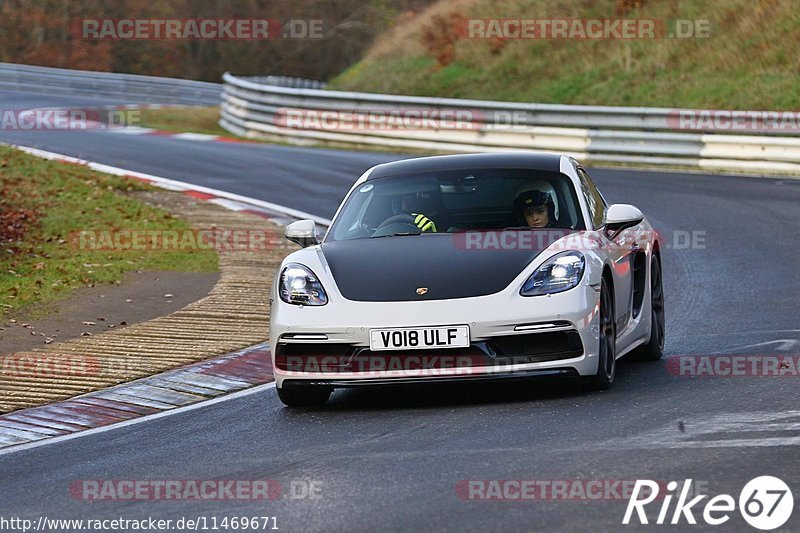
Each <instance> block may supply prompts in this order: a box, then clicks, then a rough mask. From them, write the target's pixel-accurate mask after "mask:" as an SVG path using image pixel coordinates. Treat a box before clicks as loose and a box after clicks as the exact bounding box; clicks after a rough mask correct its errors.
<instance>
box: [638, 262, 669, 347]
mask: <svg viewBox="0 0 800 533" xmlns="http://www.w3.org/2000/svg"><path fill="white" fill-rule="evenodd" d="M650 321H651V322H650V339H649V340H648V341H647V343H646V344H643V345H642V346H640V347H639V348H637V349H636V352H635V354H634V356H635V358H636V359H638V360H640V361H658V360H659V359H661V357H662V356H663V355H664V338H665V336H664V333H665V331H666V328H665V320H664V282H663V278H662V277H661V262H660V261H659V260H658V257H655V256H654V257H653V260H652V264H651V266H650Z"/></svg>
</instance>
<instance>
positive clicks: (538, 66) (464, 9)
mask: <svg viewBox="0 0 800 533" xmlns="http://www.w3.org/2000/svg"><path fill="white" fill-rule="evenodd" d="M622 3H625V2H622V1H621V0H620V1H613V0H598V1H592V0H583V1H575V0H572V1H560V2H552V1H547V0H522V1H507V0H462V1H459V0H457V1H453V0H449V1H448V0H440V1H439V2H437V3H436V4H434V5H433V6H431V7H430V8H429V9H427V10H425V11H423V12H421V13H419V14H418V15H416V16H415V17H413V18H408V17H407V18H405V19H403V20H402V21H398V23H397V24H396V25H395V26H394V28H393V29H392V31H391V32H389V33H387V34H386V35H384V36H383V37H382V38H380V39H378V41H376V43H375V44H374V45H373V47H372V48H371V50H370V51H369V52H368V53H367V54H366V55H365V56H364V58H363V59H362V60H361V61H360V62H358V63H356V64H355V65H353V66H352V67H350V68H349V69H347V70H346V71H344V72H343V73H341V74H340V75H339V76H337V77H336V78H335V79H333V80H332V83H331V85H330V87H329V88H331V89H341V90H353V91H366V92H380V93H395V94H409V95H423V96H449V97H459V98H479V99H491V100H508V101H522V102H553V103H565V104H589V105H623V106H639V105H641V106H658V107H692V108H721V109H776V110H781V109H791V110H797V109H800V89H799V88H798V87H799V86H800V83H798V82H800V5H798V3H797V2H796V1H793V0H726V1H719V0H712V1H701V0H639V1H638V3H639V4H641V5H640V6H639V7H635V8H633V9H632V10H622V11H621V12H620V11H619V10H618V9H619V5H618V4H622ZM629 3H637V2H629ZM473 18H492V19H502V18H523V19H544V18H556V19H574V18H580V19H588V18H603V19H608V18H626V19H632V18H637V19H639V18H653V19H660V20H675V19H683V20H708V21H709V23H710V36H708V37H707V38H690V39H669V38H662V39H642V40H499V39H481V40H475V39H465V38H456V37H455V36H454V32H453V27H454V25H455V24H456V23H457V22H458V21H459V20H462V21H463V20H464V19H473Z"/></svg>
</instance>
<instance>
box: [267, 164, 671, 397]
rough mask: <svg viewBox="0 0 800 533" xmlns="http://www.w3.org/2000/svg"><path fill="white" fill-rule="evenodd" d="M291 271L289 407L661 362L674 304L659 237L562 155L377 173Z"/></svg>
mask: <svg viewBox="0 0 800 533" xmlns="http://www.w3.org/2000/svg"><path fill="white" fill-rule="evenodd" d="M286 237H287V238H288V239H289V240H291V241H294V242H296V243H298V244H300V245H301V246H303V249H301V250H298V251H296V252H294V253H292V254H290V255H289V256H288V257H286V259H285V260H284V261H283V264H282V265H281V268H280V269H279V270H278V272H277V275H276V279H275V282H274V284H273V289H272V294H271V297H270V301H271V308H272V314H271V319H270V343H271V346H272V362H273V367H274V375H275V381H276V385H277V390H278V395H279V397H280V399H281V401H283V403H285V404H286V405H288V406H297V407H309V406H319V405H322V404H324V403H325V402H326V401H327V400H328V398H329V397H330V394H331V392H332V391H333V389H335V388H339V387H354V386H362V385H373V386H375V385H392V384H405V383H418V382H423V381H433V380H481V379H503V378H522V377H530V376H547V375H565V376H575V377H579V376H583V377H585V379H586V380H587V381H589V382H590V383H591V384H592V385H593V386H595V387H596V388H601V389H602V388H607V387H609V386H610V385H611V384H612V383H613V381H614V374H615V366H616V363H615V361H616V359H618V358H619V357H621V356H623V355H625V354H627V353H630V352H634V351H635V352H637V354H638V355H639V356H640V357H642V358H645V359H658V358H660V357H661V355H662V352H663V347H664V292H663V287H662V276H661V260H660V254H659V240H658V235H657V234H656V233H655V232H654V231H653V228H652V226H651V225H650V224H649V223H648V221H647V220H646V219H645V218H644V215H642V213H641V211H639V210H638V209H637V208H635V207H633V206H631V205H627V204H615V205H612V206H608V204H607V203H606V201H605V200H604V199H603V196H602V195H601V194H600V192H599V191H598V190H597V188H596V187H595V185H594V183H593V182H592V180H591V178H590V177H589V175H588V173H587V172H586V170H584V169H583V168H582V167H581V165H580V163H578V162H577V161H576V160H574V159H573V158H571V157H569V156H565V155H558V154H538V153H537V154H534V153H522V152H520V153H503V154H471V155H452V156H438V157H422V158H417V159H406V160H402V161H396V162H392V163H386V164H382V165H377V166H375V167H373V168H371V169H369V170H368V171H367V172H365V173H364V175H363V176H361V177H360V178H359V179H358V180H357V181H356V182H355V184H354V185H353V187H352V188H351V189H350V191H349V192H348V194H347V196H346V197H345V199H344V201H343V202H342V205H341V206H340V207H339V209H338V211H337V212H336V215H335V216H334V218H333V221H332V223H331V226H330V228H329V230H328V231H327V233H326V235H325V238H324V239H323V240H322V242H319V241H318V240H317V236H316V228H315V224H314V222H313V221H311V220H300V221H297V222H294V223H292V224H290V225H288V226H287V227H286Z"/></svg>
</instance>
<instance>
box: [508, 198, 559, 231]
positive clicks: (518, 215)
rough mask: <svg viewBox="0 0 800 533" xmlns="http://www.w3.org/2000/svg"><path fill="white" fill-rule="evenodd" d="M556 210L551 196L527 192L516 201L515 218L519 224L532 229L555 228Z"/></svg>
mask: <svg viewBox="0 0 800 533" xmlns="http://www.w3.org/2000/svg"><path fill="white" fill-rule="evenodd" d="M555 209H556V206H555V203H554V202H553V199H552V198H551V197H550V194H548V193H546V192H542V191H537V190H531V191H525V192H522V193H520V194H519V195H517V198H516V199H515V200H514V218H515V219H516V221H517V223H518V224H520V225H522V226H529V227H531V228H552V227H554V226H555V224H556V220H555V218H556V217H555Z"/></svg>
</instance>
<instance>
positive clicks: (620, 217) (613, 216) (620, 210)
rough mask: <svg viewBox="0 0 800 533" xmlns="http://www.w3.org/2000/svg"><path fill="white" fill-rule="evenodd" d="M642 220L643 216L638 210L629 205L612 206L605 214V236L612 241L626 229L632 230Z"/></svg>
mask: <svg viewBox="0 0 800 533" xmlns="http://www.w3.org/2000/svg"><path fill="white" fill-rule="evenodd" d="M642 220H644V215H643V214H642V212H641V211H639V209H638V208H636V207H634V206H632V205H630V204H614V205H612V206H611V207H609V208H608V212H607V213H606V235H607V236H608V238H609V239H610V240H614V239H615V238H616V237H617V235H619V234H620V233H622V232H623V231H625V230H626V229H628V228H632V227H633V226H636V225H637V224H639V223H640V222H641V221H642Z"/></svg>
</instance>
